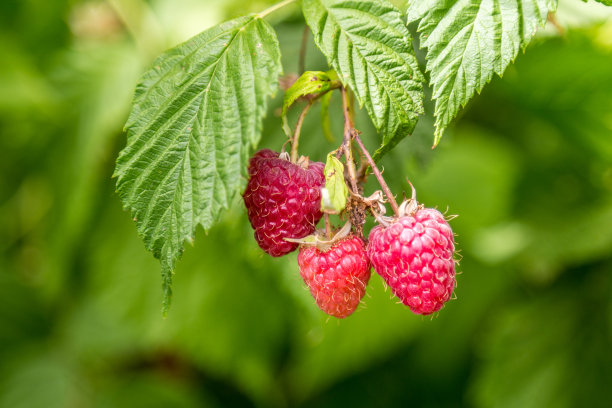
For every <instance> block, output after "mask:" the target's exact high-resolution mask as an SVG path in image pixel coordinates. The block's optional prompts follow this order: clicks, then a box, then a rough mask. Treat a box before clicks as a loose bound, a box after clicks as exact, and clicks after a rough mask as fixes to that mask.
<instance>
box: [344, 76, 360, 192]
mask: <svg viewBox="0 0 612 408" xmlns="http://www.w3.org/2000/svg"><path fill="white" fill-rule="evenodd" d="M340 92H341V93H342V111H343V112H344V140H343V141H342V150H344V156H345V157H346V168H347V170H348V175H349V181H350V182H351V188H352V190H353V192H354V193H356V194H359V188H358V186H357V175H356V173H355V161H354V160H353V151H352V149H351V141H352V139H353V134H354V133H356V132H355V129H354V127H353V114H352V112H351V108H350V105H349V100H348V93H347V91H346V88H344V87H342V88H340Z"/></svg>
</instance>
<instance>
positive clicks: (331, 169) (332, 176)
mask: <svg viewBox="0 0 612 408" xmlns="http://www.w3.org/2000/svg"><path fill="white" fill-rule="evenodd" d="M324 173H325V190H324V191H323V197H322V199H321V211H334V212H336V213H339V212H340V211H342V210H344V207H346V199H347V197H348V187H347V186H346V182H345V181H344V165H343V164H342V162H341V161H340V160H338V159H337V158H336V156H335V155H334V154H333V153H329V154H328V155H327V162H326V163H325V170H324Z"/></svg>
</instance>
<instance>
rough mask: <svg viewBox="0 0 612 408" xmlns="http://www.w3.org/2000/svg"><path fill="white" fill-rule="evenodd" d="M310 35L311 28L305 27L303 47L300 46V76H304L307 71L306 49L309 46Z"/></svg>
mask: <svg viewBox="0 0 612 408" xmlns="http://www.w3.org/2000/svg"><path fill="white" fill-rule="evenodd" d="M308 34H310V28H309V27H308V26H305V27H304V32H303V33H302V45H301V46H300V58H299V60H298V74H299V75H302V74H303V73H304V71H305V70H306V48H307V46H308Z"/></svg>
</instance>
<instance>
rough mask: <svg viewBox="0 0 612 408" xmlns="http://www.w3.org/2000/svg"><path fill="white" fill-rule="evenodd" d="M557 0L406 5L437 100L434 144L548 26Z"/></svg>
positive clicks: (432, 0) (423, 0)
mask: <svg viewBox="0 0 612 408" xmlns="http://www.w3.org/2000/svg"><path fill="white" fill-rule="evenodd" d="M556 7H557V0H513V1H508V0H481V1H480V0H419V1H412V2H411V3H410V5H409V7H408V22H414V21H418V22H419V23H418V31H419V32H420V34H421V36H420V38H421V46H422V47H423V48H427V56H426V58H427V71H429V72H430V73H431V83H432V85H433V99H435V101H436V107H435V113H434V114H435V116H436V130H435V133H434V146H436V145H437V144H438V143H439V142H440V139H441V138H442V134H443V133H444V130H445V129H446V127H447V126H448V124H449V123H450V121H451V120H452V119H453V118H454V117H455V115H457V112H458V111H459V109H460V108H461V107H463V106H465V104H466V103H467V102H468V101H469V100H470V98H471V97H472V96H474V93H476V92H480V91H481V90H482V88H483V87H484V85H485V84H486V83H487V82H489V81H490V80H491V78H492V77H493V74H494V73H495V74H497V75H499V76H501V75H502V74H503V72H504V70H505V69H506V67H507V66H508V64H510V63H511V62H512V61H514V59H515V58H516V56H517V54H518V52H519V50H520V49H523V50H524V49H525V47H526V46H527V44H528V43H529V41H530V40H531V38H532V37H533V35H534V34H535V32H536V30H537V28H538V26H541V25H543V24H544V23H545V22H546V18H547V16H548V13H549V12H550V11H554V10H555V9H556Z"/></svg>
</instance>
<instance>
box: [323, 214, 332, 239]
mask: <svg viewBox="0 0 612 408" xmlns="http://www.w3.org/2000/svg"><path fill="white" fill-rule="evenodd" d="M323 216H324V217H325V238H327V239H331V238H332V227H331V222H330V221H329V214H328V213H325V214H324V215H323Z"/></svg>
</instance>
